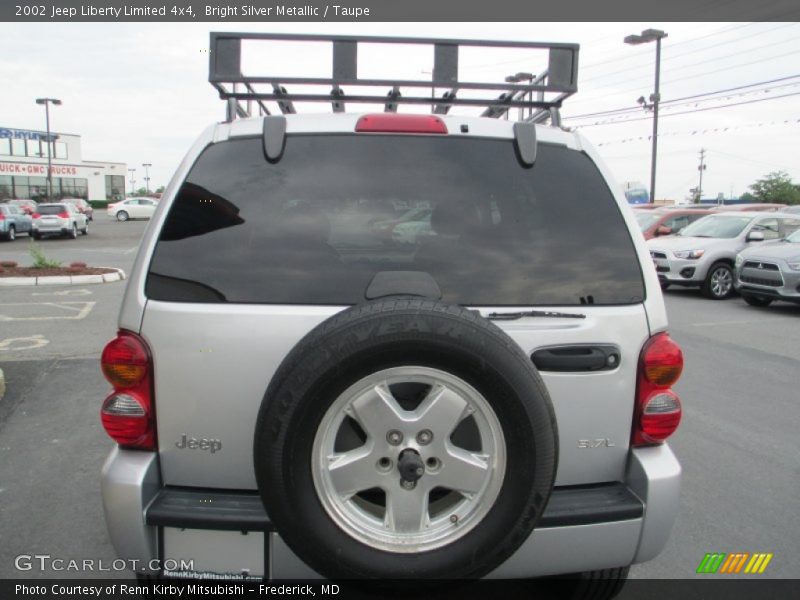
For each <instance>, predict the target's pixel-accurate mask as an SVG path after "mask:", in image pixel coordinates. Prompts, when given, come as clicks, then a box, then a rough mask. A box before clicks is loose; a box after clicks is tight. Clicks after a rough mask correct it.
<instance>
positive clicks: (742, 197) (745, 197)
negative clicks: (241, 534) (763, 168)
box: [739, 192, 756, 202]
mask: <svg viewBox="0 0 800 600" xmlns="http://www.w3.org/2000/svg"><path fill="white" fill-rule="evenodd" d="M739 200H741V201H742V202H755V201H756V197H755V196H753V194H751V193H750V192H745V193H744V194H742V195H740V196H739Z"/></svg>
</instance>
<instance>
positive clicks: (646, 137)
mask: <svg viewBox="0 0 800 600" xmlns="http://www.w3.org/2000/svg"><path fill="white" fill-rule="evenodd" d="M776 125H780V126H781V127H785V126H787V125H800V118H798V119H784V120H782V121H761V122H759V123H746V124H744V125H732V126H730V125H729V126H727V127H712V128H707V129H702V130H701V129H695V130H694V131H665V132H659V134H658V137H659V138H662V137H673V136H680V135H697V134H698V133H699V134H701V135H705V134H706V133H712V134H713V133H733V132H734V131H738V130H740V129H751V128H753V127H771V126H776ZM651 139H652V136H649V135H640V136H635V137H629V138H623V139H621V140H612V141H610V142H600V143H598V144H595V145H596V146H597V147H598V148H599V147H601V146H610V145H613V144H627V143H629V142H649V141H650V140H651Z"/></svg>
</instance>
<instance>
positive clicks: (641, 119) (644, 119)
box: [580, 92, 800, 127]
mask: <svg viewBox="0 0 800 600" xmlns="http://www.w3.org/2000/svg"><path fill="white" fill-rule="evenodd" d="M790 96H800V92H792V93H791V94H781V95H780V96H770V97H769V98H757V99H755V100H746V101H744V102H733V103H731V104H723V105H722V106H709V107H707V108H696V109H694V110H684V111H681V112H676V113H668V114H666V115H662V116H663V117H677V116H678V115H688V114H691V113H697V112H705V111H707V110H719V109H720V108H729V107H731V106H742V105H743V104H755V103H757V102H766V101H767V100H778V99H780V98H788V97H790ZM650 120H651V118H650V117H642V118H640V119H627V120H624V121H600V122H597V123H590V124H588V125H581V126H580V127H595V126H597V125H609V124H615V125H619V124H622V123H633V122H635V121H650Z"/></svg>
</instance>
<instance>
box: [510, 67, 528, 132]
mask: <svg viewBox="0 0 800 600" xmlns="http://www.w3.org/2000/svg"><path fill="white" fill-rule="evenodd" d="M534 77H535V76H534V74H533V73H525V72H519V73H516V74H514V75H509V76H508V77H506V83H521V82H523V81H527V82H528V83H529V84H533V79H534ZM525 96H526V94H522V99H523V100H525ZM530 100H531V102H533V90H531V91H530ZM506 114H508V113H506ZM532 114H533V107H529V108H528V116H529V117H530V116H531V115H532ZM524 119H525V108H523V107H522V106H520V107H519V120H520V121H522V120H524Z"/></svg>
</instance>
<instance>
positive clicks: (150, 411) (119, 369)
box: [100, 331, 157, 450]
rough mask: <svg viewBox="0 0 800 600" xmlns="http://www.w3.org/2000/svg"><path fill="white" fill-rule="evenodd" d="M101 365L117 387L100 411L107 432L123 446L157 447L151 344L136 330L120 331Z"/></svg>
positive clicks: (110, 344)
mask: <svg viewBox="0 0 800 600" xmlns="http://www.w3.org/2000/svg"><path fill="white" fill-rule="evenodd" d="M100 364H101V367H102V369H103V375H105V377H106V379H107V380H108V381H109V383H111V385H112V386H114V392H113V393H112V394H111V395H110V396H108V397H107V398H106V399H105V401H104V402H103V407H102V409H101V410H100V418H101V420H102V422H103V427H104V428H105V430H106V433H108V435H109V436H111V438H112V439H113V440H114V441H115V442H117V443H118V444H119V445H120V446H122V447H123V448H138V449H140V450H155V449H156V447H157V441H156V420H155V398H154V395H153V359H152V357H151V355H150V349H149V348H148V347H147V344H146V343H145V341H144V340H143V339H142V338H140V337H139V336H138V335H136V334H134V333H131V332H129V331H120V332H119V333H118V334H117V337H115V338H114V339H113V340H111V341H110V342H109V343H108V344H106V347H105V348H104V349H103V354H102V357H101V359H100Z"/></svg>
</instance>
